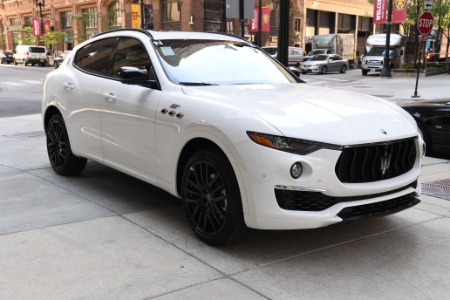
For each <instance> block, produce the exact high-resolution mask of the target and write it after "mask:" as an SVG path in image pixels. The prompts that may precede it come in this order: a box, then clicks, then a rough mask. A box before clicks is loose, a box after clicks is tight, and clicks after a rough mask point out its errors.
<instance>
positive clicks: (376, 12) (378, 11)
mask: <svg viewBox="0 0 450 300" xmlns="http://www.w3.org/2000/svg"><path fill="white" fill-rule="evenodd" d="M373 24H386V0H375V1H374V2H373Z"/></svg>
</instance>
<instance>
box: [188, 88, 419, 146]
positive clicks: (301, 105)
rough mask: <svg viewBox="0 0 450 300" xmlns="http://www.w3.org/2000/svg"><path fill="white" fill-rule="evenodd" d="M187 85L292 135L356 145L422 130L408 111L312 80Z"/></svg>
mask: <svg viewBox="0 0 450 300" xmlns="http://www.w3.org/2000/svg"><path fill="white" fill-rule="evenodd" d="M183 91H184V92H185V93H186V94H189V95H192V96H195V97H200V98H203V100H205V101H214V102H221V103H222V104H224V105H227V106H233V107H234V109H237V110H241V111H242V110H244V111H246V112H247V113H251V114H253V115H256V116H258V117H259V118H261V119H263V120H265V121H266V122H268V123H270V124H271V125H272V126H273V127H274V128H275V129H277V130H278V131H279V132H280V133H281V134H282V135H285V136H288V137H293V138H301V139H307V140H312V141H319V142H324V143H331V144H338V145H352V144H361V143H371V142H379V141H385V140H386V141H388V140H395V139H402V138H408V137H412V136H416V135H417V128H416V125H415V122H414V120H413V119H412V117H411V116H410V115H409V114H408V113H407V112H406V111H404V110H403V109H401V108H400V107H399V106H397V105H395V104H392V103H390V102H387V101H385V100H381V99H378V98H376V97H373V96H369V95H364V94H359V93H351V92H347V91H342V90H334V89H328V88H319V87H316V86H310V85H308V84H276V85H275V84H253V85H228V86H205V87H183Z"/></svg>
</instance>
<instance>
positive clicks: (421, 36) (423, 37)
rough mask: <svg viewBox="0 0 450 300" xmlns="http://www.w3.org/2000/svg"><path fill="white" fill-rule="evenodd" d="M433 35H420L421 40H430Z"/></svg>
mask: <svg viewBox="0 0 450 300" xmlns="http://www.w3.org/2000/svg"><path fill="white" fill-rule="evenodd" d="M430 38H431V37H430V36H429V35H419V40H421V41H428V39H430Z"/></svg>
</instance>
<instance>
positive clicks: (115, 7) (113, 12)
mask: <svg viewBox="0 0 450 300" xmlns="http://www.w3.org/2000/svg"><path fill="white" fill-rule="evenodd" d="M108 26H109V27H120V26H122V12H121V11H120V3H119V2H118V1H114V2H113V3H111V5H110V6H109V7H108Z"/></svg>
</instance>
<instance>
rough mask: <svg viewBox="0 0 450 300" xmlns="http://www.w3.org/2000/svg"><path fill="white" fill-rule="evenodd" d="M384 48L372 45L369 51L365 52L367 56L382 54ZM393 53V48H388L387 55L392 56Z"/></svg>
mask: <svg viewBox="0 0 450 300" xmlns="http://www.w3.org/2000/svg"><path fill="white" fill-rule="evenodd" d="M385 49H386V48H384V47H383V48H379V47H374V48H372V49H370V51H369V53H367V56H384V53H385V51H384V50H385ZM394 54H395V50H394V49H390V50H389V56H390V57H393V56H394Z"/></svg>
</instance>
